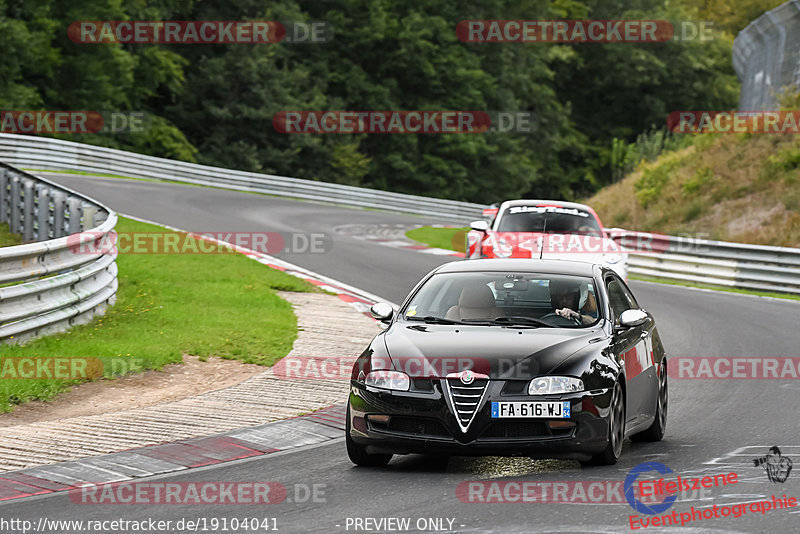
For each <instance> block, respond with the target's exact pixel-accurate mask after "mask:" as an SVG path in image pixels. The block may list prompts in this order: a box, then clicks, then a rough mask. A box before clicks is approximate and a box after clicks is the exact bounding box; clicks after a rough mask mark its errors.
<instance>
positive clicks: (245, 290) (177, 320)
mask: <svg viewBox="0 0 800 534" xmlns="http://www.w3.org/2000/svg"><path fill="white" fill-rule="evenodd" d="M117 230H118V231H120V232H165V230H164V229H163V228H162V227H160V226H155V225H151V224H145V223H141V222H137V221H132V220H129V219H125V218H122V217H121V218H120V220H119V223H118V225H117ZM117 264H118V266H119V290H118V292H117V302H116V304H115V305H114V306H113V307H111V308H110V309H109V310H108V312H107V313H106V315H105V316H103V317H97V318H95V319H94V321H92V322H91V323H89V324H85V325H80V326H76V327H74V328H73V329H71V330H70V331H69V332H65V333H62V334H58V335H53V336H49V337H44V338H40V339H36V340H33V341H30V342H28V343H27V344H25V345H22V346H4V347H3V354H2V356H3V362H2V363H3V365H2V367H0V378H2V380H0V411H9V410H10V409H11V408H12V407H13V405H15V404H21V403H23V402H26V401H28V400H33V399H40V400H47V399H50V398H52V397H54V396H55V395H57V394H58V393H60V392H62V391H64V390H65V389H67V388H68V387H69V386H70V385H73V384H76V383H78V382H80V381H82V380H58V379H13V378H9V377H13V376H15V375H14V374H13V372H12V369H13V366H12V367H11V368H10V367H7V366H8V365H9V364H8V361H7V360H6V358H8V357H23V358H41V359H46V358H77V359H81V360H84V359H85V360H84V361H88V362H89V368H92V365H93V364H92V362H97V361H98V360H97V359H99V361H101V362H102V365H101V367H102V369H101V373H100V374H99V375H98V374H94V375H92V374H91V373H90V374H89V376H90V377H91V376H95V377H97V376H100V375H102V376H106V377H111V376H114V375H119V374H126V373H130V372H132V371H133V372H136V371H142V370H145V369H160V368H161V367H163V366H164V365H166V364H168V363H175V362H179V361H181V358H182V355H183V353H188V354H191V355H195V356H199V357H200V358H201V359H202V358H205V357H208V356H218V357H221V358H227V359H237V360H241V361H244V362H248V363H256V364H260V365H272V364H273V363H275V362H276V361H277V360H279V359H280V358H282V357H283V356H285V355H286V354H288V352H289V351H290V350H291V348H292V344H293V343H294V340H295V338H296V337H297V318H296V317H295V315H294V313H293V312H292V308H291V305H290V304H289V303H288V302H286V301H285V300H283V299H281V298H280V297H278V296H277V295H276V294H275V290H283V291H315V288H314V286H313V285H311V284H309V283H307V282H305V281H303V280H301V279H299V278H296V277H294V276H290V275H288V274H285V273H282V272H280V271H277V270H274V269H269V268H266V267H264V266H263V265H261V264H259V263H257V262H255V261H253V260H251V259H249V258H247V257H245V256H243V255H241V254H238V253H235V252H232V251H231V252H227V253H220V254H123V255H120V256H119V257H118V259H117ZM90 370H91V369H90ZM70 376H80V374H78V373H76V374H75V375H70Z"/></svg>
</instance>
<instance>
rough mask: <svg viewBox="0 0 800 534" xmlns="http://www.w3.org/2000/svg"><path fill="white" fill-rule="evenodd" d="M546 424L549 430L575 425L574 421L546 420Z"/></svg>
mask: <svg viewBox="0 0 800 534" xmlns="http://www.w3.org/2000/svg"><path fill="white" fill-rule="evenodd" d="M547 426H549V427H550V430H560V429H564V428H572V427H574V426H575V421H548V422H547Z"/></svg>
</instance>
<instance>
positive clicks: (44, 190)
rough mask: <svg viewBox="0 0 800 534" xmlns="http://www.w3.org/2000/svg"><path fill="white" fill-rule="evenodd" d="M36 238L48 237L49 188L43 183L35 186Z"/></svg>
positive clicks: (45, 239)
mask: <svg viewBox="0 0 800 534" xmlns="http://www.w3.org/2000/svg"><path fill="white" fill-rule="evenodd" d="M36 199H37V202H36V205H37V206H36V240H37V241H47V240H48V239H50V189H49V188H48V187H47V186H46V185H44V184H39V185H37V186H36Z"/></svg>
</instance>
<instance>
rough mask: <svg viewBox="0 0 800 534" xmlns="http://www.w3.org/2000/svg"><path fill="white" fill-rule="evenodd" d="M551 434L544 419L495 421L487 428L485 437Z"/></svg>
mask: <svg viewBox="0 0 800 534" xmlns="http://www.w3.org/2000/svg"><path fill="white" fill-rule="evenodd" d="M546 436H550V432H549V431H548V430H547V425H546V424H545V423H544V422H543V421H495V422H493V423H492V424H491V425H489V428H487V429H486V430H485V431H484V433H483V436H482V437H484V438H541V437H546Z"/></svg>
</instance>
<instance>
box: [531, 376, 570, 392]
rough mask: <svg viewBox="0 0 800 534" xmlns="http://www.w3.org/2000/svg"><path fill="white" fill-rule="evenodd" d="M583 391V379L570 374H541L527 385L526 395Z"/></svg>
mask: <svg viewBox="0 0 800 534" xmlns="http://www.w3.org/2000/svg"><path fill="white" fill-rule="evenodd" d="M576 391H583V380H581V379H580V378H572V377H571V376H542V377H539V378H534V379H533V380H531V383H530V384H529V385H528V395H552V394H557V393H574V392H576Z"/></svg>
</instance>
